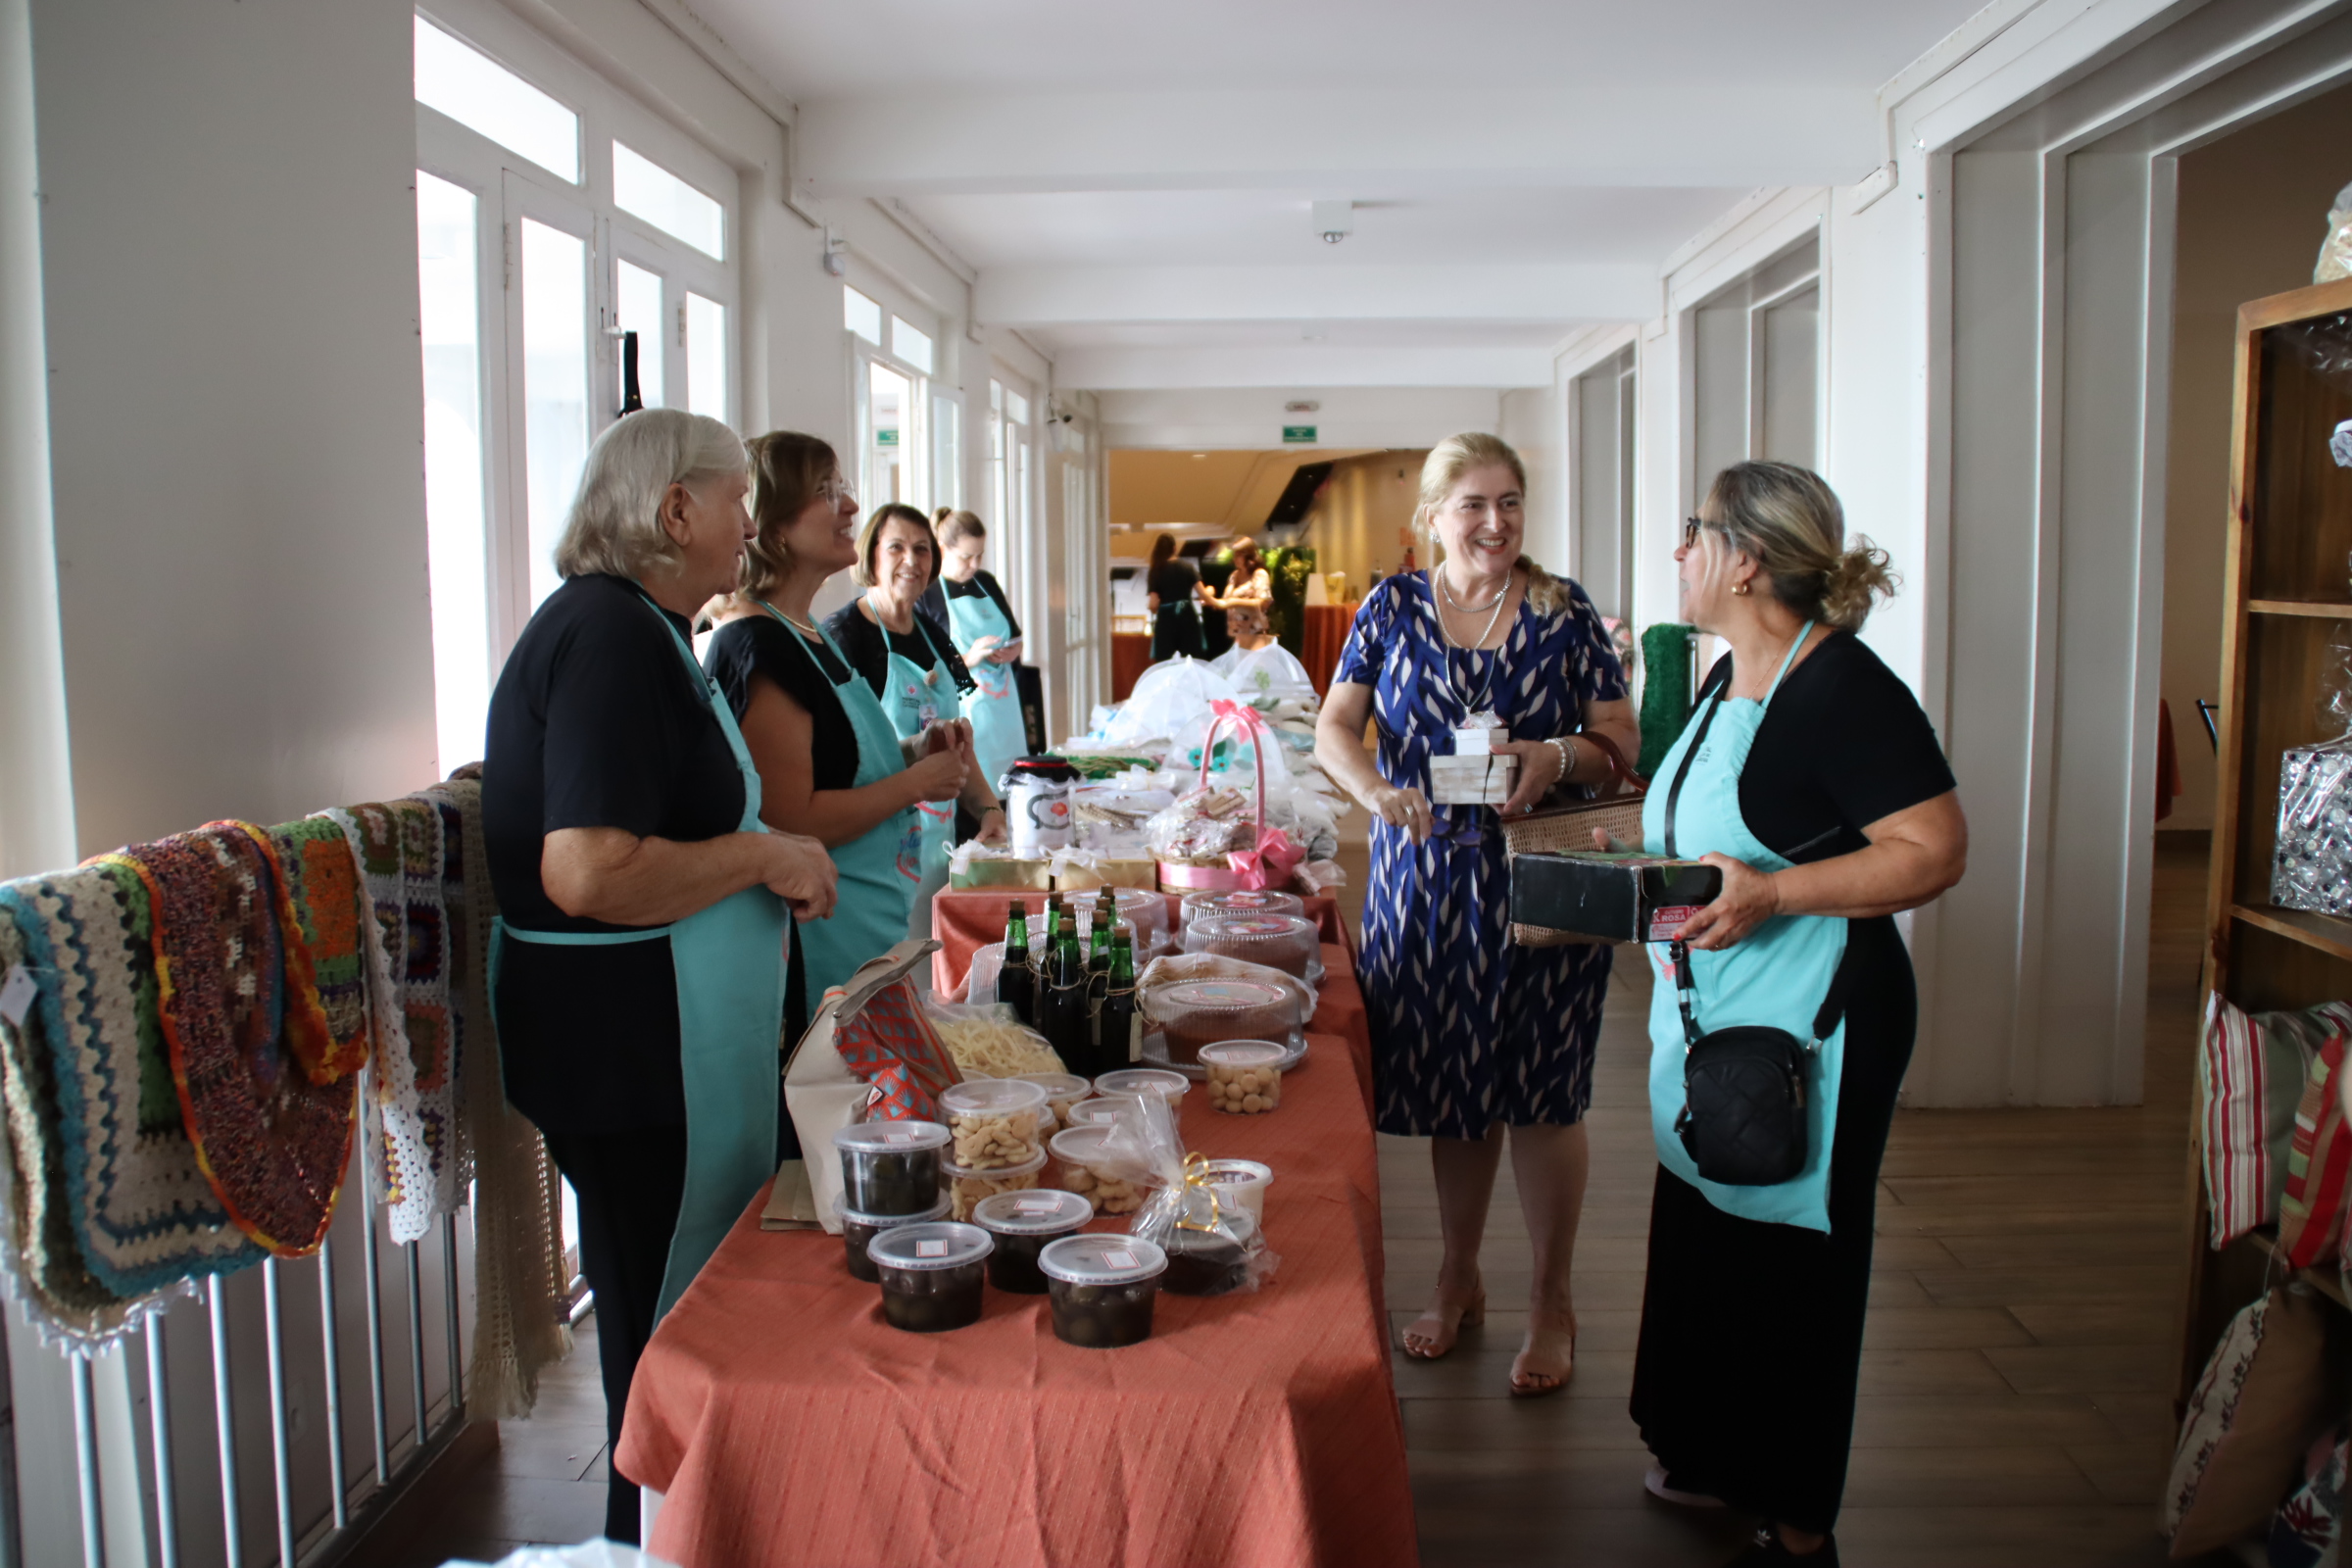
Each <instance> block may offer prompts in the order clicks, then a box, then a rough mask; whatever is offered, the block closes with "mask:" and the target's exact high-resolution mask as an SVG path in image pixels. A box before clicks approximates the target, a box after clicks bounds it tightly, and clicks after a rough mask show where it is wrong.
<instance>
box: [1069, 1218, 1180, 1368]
mask: <svg viewBox="0 0 2352 1568" xmlns="http://www.w3.org/2000/svg"><path fill="white" fill-rule="evenodd" d="M1167 1267H1168V1258H1167V1254H1166V1253H1165V1252H1162V1251H1161V1250H1159V1249H1158V1248H1157V1247H1154V1246H1153V1245H1152V1243H1150V1242H1147V1241H1145V1240H1143V1239H1142V1238H1141V1237H1136V1236H1065V1237H1063V1238H1062V1239H1061V1240H1060V1241H1058V1242H1054V1244H1052V1245H1051V1246H1049V1247H1048V1248H1047V1249H1046V1250H1045V1251H1044V1252H1043V1253H1041V1254H1040V1255H1039V1257H1038V1268H1039V1270H1040V1271H1041V1272H1042V1273H1043V1274H1044V1275H1045V1276H1046V1281H1047V1291H1048V1295H1049V1296H1050V1298H1051V1299H1052V1302H1053V1312H1054V1338H1055V1339H1057V1340H1060V1341H1061V1342H1062V1343H1063V1344H1065V1345H1081V1346H1086V1347H1088V1348H1093V1349H1115V1348H1118V1347H1119V1346H1122V1345H1140V1344H1142V1343H1143V1342H1144V1341H1145V1340H1148V1339H1150V1338H1151V1337H1152V1302H1153V1301H1154V1300H1155V1299H1157V1298H1158V1296H1159V1277H1160V1275H1161V1274H1163V1273H1165V1272H1166V1271H1167Z"/></svg>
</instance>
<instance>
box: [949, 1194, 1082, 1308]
mask: <svg viewBox="0 0 2352 1568" xmlns="http://www.w3.org/2000/svg"><path fill="white" fill-rule="evenodd" d="M1094 1217H1095V1205H1094V1204H1093V1203H1091V1202H1089V1201H1087V1200H1086V1199H1084V1198H1082V1197H1080V1196H1079V1195H1078V1194H1076V1193H1064V1192H1057V1191H1055V1190H1054V1189H1053V1188H1040V1189H1038V1190H1037V1191H1035V1192H1029V1193H999V1194H997V1195H996V1196H995V1197H993V1198H983V1199H982V1200H980V1201H979V1202H977V1203H975V1204H973V1205H972V1223H973V1224H975V1225H977V1226H979V1227H980V1228H981V1229H982V1230H984V1231H986V1232H988V1234H989V1235H991V1236H993V1237H995V1238H996V1243H997V1248H996V1250H995V1251H993V1252H991V1253H989V1254H988V1283H989V1284H991V1285H993V1286H995V1287H996V1288H997V1289H998V1290H1000V1291H1009V1292H1011V1293H1012V1294H1014V1295H1016V1296H1043V1295H1045V1294H1046V1277H1045V1275H1044V1274H1042V1273H1040V1272H1039V1271H1038V1266H1037V1259H1038V1254H1039V1253H1041V1252H1043V1251H1044V1250H1046V1248H1047V1247H1048V1246H1049V1245H1051V1244H1052V1243H1053V1242H1054V1241H1055V1240H1057V1239H1058V1238H1060V1237H1064V1236H1067V1235H1069V1234H1070V1233H1071V1232H1072V1231H1075V1230H1077V1229H1078V1228H1079V1227H1080V1226H1081V1225H1084V1224H1085V1223H1086V1222H1087V1221H1088V1220H1090V1219H1093V1218H1094Z"/></svg>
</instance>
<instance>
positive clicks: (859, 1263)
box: [840, 1198, 948, 1285]
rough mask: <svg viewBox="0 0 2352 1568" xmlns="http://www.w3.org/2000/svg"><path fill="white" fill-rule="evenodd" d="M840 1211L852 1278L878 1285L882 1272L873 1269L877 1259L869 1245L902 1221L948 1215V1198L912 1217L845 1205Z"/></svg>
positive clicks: (845, 1255) (843, 1245) (843, 1247)
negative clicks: (869, 1251) (870, 1254)
mask: <svg viewBox="0 0 2352 1568" xmlns="http://www.w3.org/2000/svg"><path fill="white" fill-rule="evenodd" d="M840 1213H841V1250H842V1261H843V1262H844V1263H845V1264H847V1265H848V1267H849V1270H850V1278H852V1279H854V1280H863V1281H865V1283H866V1284H868V1285H879V1284H881V1283H882V1276H881V1275H879V1274H877V1273H875V1272H874V1260H873V1259H872V1258H870V1257H868V1256H867V1255H866V1252H865V1250H866V1247H867V1245H868V1244H870V1243H871V1242H872V1241H873V1239H874V1238H875V1237H877V1236H879V1235H881V1234H882V1233H883V1232H884V1231H891V1230H897V1229H898V1228H899V1227H900V1226H902V1225H914V1224H919V1223H920V1222H922V1221H924V1220H934V1219H946V1218H947V1217H948V1201H947V1200H946V1199H945V1198H942V1199H941V1200H940V1201H938V1202H937V1203H935V1204H934V1205H932V1209H931V1212H930V1213H928V1214H916V1215H913V1216H912V1217H908V1216H907V1215H904V1214H860V1213H858V1211H857V1210H856V1209H854V1208H848V1207H844V1208H842V1209H841V1210H840Z"/></svg>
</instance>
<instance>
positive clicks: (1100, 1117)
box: [1061, 1095, 1121, 1133]
mask: <svg viewBox="0 0 2352 1568" xmlns="http://www.w3.org/2000/svg"><path fill="white" fill-rule="evenodd" d="M1120 1098H1121V1097H1119V1096H1116V1095H1105V1096H1103V1097H1100V1098H1098V1099H1094V1100H1081V1101H1080V1102H1078V1103H1076V1104H1075V1105H1072V1106H1071V1107H1070V1116H1069V1120H1068V1122H1067V1123H1066V1124H1065V1125H1064V1126H1063V1127H1062V1129H1061V1130H1062V1131H1063V1132H1065V1133H1066V1132H1070V1131H1072V1130H1074V1129H1076V1128H1080V1127H1105V1126H1108V1125H1109V1124H1110V1119H1111V1118H1112V1117H1113V1116H1116V1115H1117V1114H1118V1113H1119V1100H1120Z"/></svg>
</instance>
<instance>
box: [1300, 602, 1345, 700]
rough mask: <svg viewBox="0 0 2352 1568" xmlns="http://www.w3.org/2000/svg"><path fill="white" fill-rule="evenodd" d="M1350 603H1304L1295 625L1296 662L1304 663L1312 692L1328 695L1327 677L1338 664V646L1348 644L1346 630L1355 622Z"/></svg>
mask: <svg viewBox="0 0 2352 1568" xmlns="http://www.w3.org/2000/svg"><path fill="white" fill-rule="evenodd" d="M1355 609H1356V607H1355V606H1353V605H1308V606H1306V607H1305V610H1306V615H1305V619H1304V622H1303V624H1302V625H1301V626H1300V628H1299V662H1300V663H1301V664H1304V665H1305V666H1306V675H1307V679H1309V680H1311V681H1313V682H1314V683H1315V695H1316V696H1318V697H1329V696H1330V695H1331V677H1332V675H1333V674H1334V673H1335V672H1336V671H1337V670H1338V669H1339V667H1340V650H1342V649H1344V648H1346V647H1347V646H1348V629H1349V628H1350V627H1352V626H1353V625H1354V624H1355Z"/></svg>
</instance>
